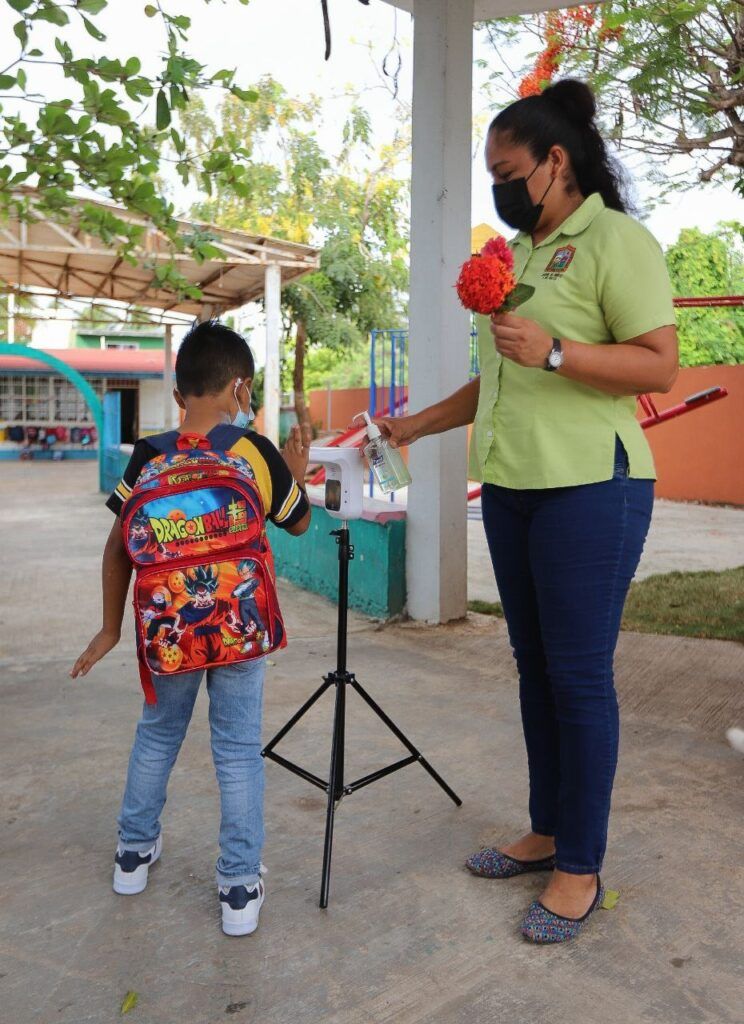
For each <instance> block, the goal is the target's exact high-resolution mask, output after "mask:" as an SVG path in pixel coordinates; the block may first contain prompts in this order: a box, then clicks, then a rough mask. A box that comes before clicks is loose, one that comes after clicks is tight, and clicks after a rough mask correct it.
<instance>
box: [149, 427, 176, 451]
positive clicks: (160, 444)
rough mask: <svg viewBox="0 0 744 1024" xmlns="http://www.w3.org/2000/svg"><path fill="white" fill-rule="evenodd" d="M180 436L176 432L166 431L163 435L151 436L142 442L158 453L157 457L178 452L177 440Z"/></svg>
mask: <svg viewBox="0 0 744 1024" xmlns="http://www.w3.org/2000/svg"><path fill="white" fill-rule="evenodd" d="M180 436H181V435H180V434H179V433H178V431H177V430H166V431H165V433H163V434H151V435H149V436H148V437H146V438H144V440H145V441H146V442H147V443H148V444H149V445H150V446H151V447H152V448H154V449H155V451H156V452H158V454H159V455H164V454H169V453H170V452H175V451H178V447H177V445H178V438H179V437H180Z"/></svg>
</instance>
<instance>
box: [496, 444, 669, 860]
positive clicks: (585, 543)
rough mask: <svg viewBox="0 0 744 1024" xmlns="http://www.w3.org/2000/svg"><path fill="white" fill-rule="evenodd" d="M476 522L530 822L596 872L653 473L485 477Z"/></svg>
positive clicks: (619, 464)
mask: <svg viewBox="0 0 744 1024" xmlns="http://www.w3.org/2000/svg"><path fill="white" fill-rule="evenodd" d="M481 501H482V507H483V525H484V526H485V530H486V537H487V539H488V546H489V549H490V552H491V560H492V562H493V567H494V571H495V574H496V582H497V584H498V588H499V595H500V597H501V602H502V605H503V608H504V615H505V618H506V623H507V626H508V629H509V639H510V641H511V645H512V648H513V650H514V657H515V659H516V662H517V668H518V671H519V699H520V704H521V709H522V724H523V728H524V736H525V741H526V744H527V759H528V765H529V779H530V808H529V809H530V819H531V823H532V831H533V832H536V833H538V834H540V835H546V836H555V845H556V864H557V867H558V868H559V869H560V870H561V871H568V872H570V873H572V874H590V873H594V872H598V871H599V870H600V868H601V866H602V860H603V857H604V852H605V847H606V844H607V823H608V819H609V813H610V797H611V794H612V783H613V779H614V776H615V767H616V764H617V752H618V736H619V723H618V710H617V698H616V695H615V686H614V679H613V666H612V663H613V657H614V653H615V645H616V643H617V637H618V633H619V631H620V620H621V617H622V611H623V605H624V604H625V598H626V595H627V592H628V587H629V585H630V581H631V579H632V578H633V575H634V573H635V571H636V568H637V566H638V562H639V560H640V557H641V552H642V551H643V545H644V542H645V539H646V534H647V532H648V527H649V524H650V522H651V510H652V507H653V481H651V480H632V479H630V478H629V477H628V462H627V457H626V455H625V451H624V449H623V448H622V446H621V445H620V443H619V441H618V447H617V452H616V458H615V470H614V476H613V477H612V479H611V480H607V481H605V482H603V483H597V484H584V485H581V486H578V487H557V488H550V489H547V490H534V491H519V490H511V489H508V488H504V487H497V486H495V485H493V484H484V486H483V493H482V499H481Z"/></svg>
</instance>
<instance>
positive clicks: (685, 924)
mask: <svg viewBox="0 0 744 1024" xmlns="http://www.w3.org/2000/svg"><path fill="white" fill-rule="evenodd" d="M93 487H94V475H93V473H92V471H91V467H80V466H70V465H46V466H42V465H39V466H28V465H25V466H22V465H14V464H10V465H9V464H7V463H6V464H4V465H3V466H2V468H1V469H0V537H1V538H2V549H3V555H2V561H3V586H2V588H1V589H0V601H2V606H1V607H0V627H1V630H0V663H1V664H2V668H3V672H2V676H1V677H0V686H1V688H2V716H1V717H0V779H2V783H1V785H0V815H1V817H0V820H1V821H2V824H3V830H2V833H1V834H0V852H1V854H2V868H3V870H2V875H1V876H0V877H1V878H2V883H1V884H0V1020H1V1021H2V1022H3V1024H4V1022H6V1021H7V1022H8V1024H51V1022H56V1024H83V1022H95V1024H103V1022H106V1021H114V1020H117V1019H120V1018H119V1006H120V1004H121V1001H122V999H123V998H124V996H125V994H126V993H127V992H128V991H130V990H134V991H136V992H137V993H138V994H139V1004H138V1006H137V1007H136V1009H135V1010H133V1011H132V1012H131V1014H129V1015H128V1016H127V1018H125V1019H127V1020H130V1021H132V1024H175V1022H178V1024H217V1022H221V1021H232V1020H235V1021H236V1022H243V1021H245V1022H251V1024H252V1022H261V1024H517V1022H518V1024H548V1022H550V1024H554V1022H555V1024H569V1022H571V1024H573V1022H576V1021H579V1022H582V1024H600V1022H601V1024H741V1020H742V1005H743V1004H744V991H743V981H744V972H743V971H742V964H743V963H744V933H743V931H742V926H741V922H742V919H743V911H744V898H743V895H742V894H743V892H744V884H743V883H744V867H743V866H742V856H741V851H742V816H743V812H744V797H743V793H744V786H742V782H743V780H744V759H742V758H741V757H740V756H737V755H735V754H734V753H733V752H732V751H731V750H730V749H729V747H728V746H727V745H726V743H725V741H724V740H723V737H722V729H723V727H724V725H729V724H733V723H735V722H738V724H744V700H743V699H742V690H743V687H742V679H744V648H743V647H741V646H738V645H733V644H726V643H721V642H717V641H691V640H685V639H679V638H669V637H650V636H637V635H631V634H627V635H624V636H623V637H622V638H621V643H620V648H619V652H618V665H617V667H618V689H619V691H620V695H621V702H622V705H623V719H624V731H623V746H622V756H621V763H620V770H619V775H618V780H617V787H616V791H615V801H614V814H613V818H612V824H611V834H610V847H609V852H608V857H607V862H606V865H605V870H604V881H605V883H606V885H607V886H609V887H611V888H615V889H618V890H620V893H621V897H620V902H619V904H618V906H617V907H616V909H614V910H612V911H602V912H601V913H600V914H599V915H598V917H597V919H596V920H595V921H594V922H593V923H592V926H591V928H590V930H588V931H587V933H586V934H585V935H584V936H583V937H582V938H581V940H580V941H579V942H577V943H575V944H571V945H568V946H566V947H560V948H549V949H538V948H534V947H532V946H529V945H527V944H526V943H524V942H523V941H522V939H521V938H520V937H519V935H518V931H517V927H518V923H519V921H520V918H521V915H522V913H523V911H524V910H525V908H526V907H527V905H528V903H529V901H530V900H531V899H533V898H534V897H535V896H536V895H537V894H538V893H539V891H540V887H541V881H540V879H539V878H537V877H534V876H533V877H530V876H527V877H526V878H523V879H514V880H511V881H509V882H505V883H499V882H489V881H486V880H483V879H477V878H473V877H471V876H470V875H468V874H467V873H466V872H465V871H464V870H463V869H462V867H461V865H462V861H463V859H464V858H465V856H466V855H467V854H468V853H469V852H470V851H472V850H473V849H475V848H477V847H478V846H479V845H480V844H482V843H485V842H497V841H500V840H504V839H505V838H506V837H509V836H513V835H514V834H515V833H516V832H519V831H520V830H522V829H523V828H524V825H525V803H526V786H525V758H524V752H523V746H522V737H521V730H520V724H519V712H518V706H517V701H516V679H515V673H514V667H513V661H512V658H511V655H510V653H509V649H508V644H507V641H506V637H505V633H504V627H503V624H502V623H501V622H499V621H495V620H493V619H488V618H482V617H478V616H475V617H471V618H470V619H469V620H468V621H467V622H466V623H462V624H459V625H453V626H447V627H438V628H420V627H418V626H412V625H399V626H395V627H387V628H384V629H380V628H378V627H377V626H376V625H375V624H374V623H370V622H368V621H366V620H363V619H361V618H359V617H356V616H354V617H352V631H353V636H352V639H351V643H350V665H351V667H352V669H353V670H354V671H355V672H356V673H357V675H358V677H359V679H360V680H361V681H362V682H363V683H364V684H365V685H366V686H367V687H368V688H369V690H370V691H371V692H372V694H373V695H374V696H375V697H376V698H377V699H378V700H379V701H380V702H381V704H382V705H383V707H385V708H386V710H387V711H389V712H390V713H391V714H392V716H393V717H394V718H395V719H396V721H398V722H399V724H400V725H401V726H402V727H403V728H404V729H405V730H406V731H408V732H409V734H410V736H411V738H412V739H414V741H415V742H417V743H418V745H419V746H420V747H421V749H422V750H423V751H424V753H425V754H426V755H427V756H428V757H429V759H430V760H431V761H432V762H433V764H434V765H435V767H437V768H438V769H439V770H441V772H442V773H443V774H444V776H445V778H446V779H447V780H448V781H449V782H450V783H451V784H452V785H453V786H454V787H455V789H457V790H458V792H459V793H460V795H461V797H462V798H463V800H464V804H463V806H462V807H461V808H460V809H457V808H455V807H454V806H453V805H452V804H451V803H450V802H449V801H448V800H447V798H446V797H445V796H444V794H443V793H441V792H440V791H439V790H438V789H437V787H436V786H435V785H434V783H433V782H432V781H431V779H429V777H428V776H427V775H426V774H425V773H424V772H423V770H421V769H420V768H419V767H417V766H412V767H409V768H407V769H405V770H404V771H402V772H400V773H398V774H396V775H393V776H392V777H390V778H388V779H385V780H383V781H381V782H379V783H377V784H375V785H373V786H370V787H369V788H368V789H365V790H363V791H360V792H359V793H356V794H354V795H353V796H351V797H349V798H348V799H346V800H344V801H343V802H342V804H341V806H340V808H339V811H338V814H337V825H336V845H335V851H334V873H333V886H332V897H331V905H330V908H329V909H328V910H327V911H320V910H318V907H317V897H318V887H319V881H320V878H319V876H320V858H321V848H322V833H323V820H324V803H323V799H322V794H321V793H320V791H318V790H316V789H314V788H313V787H311V786H309V785H307V784H306V783H304V782H303V781H302V780H300V779H298V778H295V777H294V776H292V775H290V774H288V773H287V772H285V771H284V770H283V769H281V768H280V767H278V766H277V765H269V766H268V767H267V780H268V785H267V831H268V841H267V846H266V850H265V855H264V860H265V861H266V863H267V865H268V867H269V872H270V873H269V875H268V879H267V882H268V897H267V902H266V905H265V907H264V910H263V912H262V916H261V926H260V929H259V931H258V932H257V933H256V934H255V935H254V936H252V937H249V938H246V939H228V938H226V937H224V936H223V935H222V934H221V931H220V929H219V910H218V905H217V900H216V895H215V890H214V886H213V881H212V877H213V862H214V858H215V856H216V832H217V791H216V785H215V782H214V776H213V770H212V766H211V760H210V755H209V746H208V735H207V728H206V721H205V712H206V706H205V701H204V698H203V696H202V697H201V698H200V702H199V704H198V706H197V710H196V713H195V718H194V723H193V726H192V729H191V731H190V734H189V736H188V737H187V740H186V743H185V745H184V749H183V751H182V754H181V757H180V759H179V763H178V765H177V767H176V770H175V772H174V776H173V779H172V785H171V788H170V793H169V802H168V807H167V808H166V812H165V833H164V836H165V849H164V854H163V858H162V861H161V863H160V864H158V866H157V867H156V868H155V869H154V870H153V872H152V876H151V883H150V886H149V888H148V890H147V891H146V892H145V893H144V894H142V895H141V896H139V897H133V898H126V897H118V896H115V895H114V894H113V893H112V891H111V889H110V875H111V869H112V856H113V846H114V818H115V815H116V812H117V808H118V801H119V798H120V791H121V786H122V781H123V776H124V771H125V766H126V759H127V755H128V750H129V745H130V742H131V738H132V730H133V728H134V724H135V721H136V719H137V715H138V711H139V704H140V701H139V697H138V684H137V681H136V672H135V669H134V658H133V655H132V645H131V643H130V642H129V639H128V636H129V634H128V633H127V634H125V640H123V641H122V644H121V646H120V648H119V649H117V651H115V652H113V653H112V654H111V655H110V656H109V659H108V660H107V661H106V662H104V663H103V664H102V665H101V666H99V668H98V669H97V670H94V672H93V673H92V674H91V675H90V676H89V677H88V678H87V679H86V680H83V681H78V682H73V681H71V680H70V679H69V678H68V676H67V670H68V668H69V665H70V663H71V662H72V660H73V658H74V657H75V656H76V655H77V653H78V652H79V650H80V649H81V647H82V646H83V644H84V643H85V642H87V640H88V638H89V636H90V635H91V634H92V632H93V631H94V630H95V628H97V625H98V604H99V600H98V587H97V573H98V561H99V557H100V548H101V545H102V542H103V538H104V536H105V533H106V532H107V530H108V528H109V524H110V519H109V516H108V513H106V512H105V510H102V509H101V507H100V499H99V497H98V496H97V495H96V494H95V493H94V490H93ZM282 591H283V598H284V606H285V609H286V611H287V613H288V615H287V617H288V629H289V632H290V635H291V638H292V642H291V644H290V646H289V648H288V649H287V650H286V651H285V652H283V653H282V654H280V655H278V656H277V657H276V658H275V659H273V660H275V662H276V664H275V665H274V666H273V667H272V671H271V676H270V681H269V683H268V689H267V701H266V704H267V707H266V725H265V734H266V736H267V737H268V736H270V735H271V734H272V733H273V731H274V730H275V729H276V728H277V727H278V726H280V725H281V724H282V723H283V722H284V721H285V720H286V719H287V718H288V717H289V715H290V714H291V713H292V711H294V709H295V708H296V707H297V706H298V705H299V704H300V703H301V702H302V700H303V699H304V698H305V697H306V696H307V695H308V694H309V693H310V692H311V691H312V689H313V688H314V687H315V686H316V685H317V683H318V682H319V678H320V676H321V674H322V673H323V672H324V671H326V670H327V669H329V668H331V667H332V662H333V654H332V648H333V627H334V609H333V608H332V607H331V606H330V605H329V604H327V603H326V602H324V601H322V600H321V599H319V598H315V597H313V596H311V595H307V594H303V593H302V592H300V591H297V590H295V589H293V588H291V587H287V586H283V587H282ZM125 629H126V627H125ZM330 712H331V708H330V698H328V702H327V703H324V704H323V705H322V707H319V708H317V709H316V710H315V711H314V712H313V714H312V715H310V716H308V719H307V721H306V723H305V724H304V725H303V726H302V727H301V728H298V729H297V730H296V731H295V733H294V734H292V736H291V737H288V738H287V740H286V741H285V746H284V751H285V753H286V754H287V756H290V757H295V758H297V759H298V760H300V761H302V762H303V763H306V764H307V765H308V766H309V767H310V768H311V769H312V770H315V771H317V772H318V773H320V774H323V773H324V771H325V770H327V761H328V751H329V739H330V735H329V726H330ZM347 749H348V752H349V753H348V757H349V762H350V764H349V777H350V778H352V777H356V776H357V775H361V774H364V773H365V772H367V771H370V770H373V769H374V768H375V767H377V766H379V765H381V764H384V763H386V761H387V760H388V759H391V758H395V757H396V756H398V751H399V748H398V746H397V744H396V742H395V740H394V739H392V737H389V736H388V735H387V734H386V733H385V730H384V729H383V727H382V726H381V725H380V724H378V723H377V722H376V720H375V719H374V718H373V717H372V716H371V715H370V713H369V712H368V711H367V710H366V709H365V708H364V706H362V705H361V704H360V703H359V702H358V700H357V699H356V698H354V697H350V701H349V726H348V745H347Z"/></svg>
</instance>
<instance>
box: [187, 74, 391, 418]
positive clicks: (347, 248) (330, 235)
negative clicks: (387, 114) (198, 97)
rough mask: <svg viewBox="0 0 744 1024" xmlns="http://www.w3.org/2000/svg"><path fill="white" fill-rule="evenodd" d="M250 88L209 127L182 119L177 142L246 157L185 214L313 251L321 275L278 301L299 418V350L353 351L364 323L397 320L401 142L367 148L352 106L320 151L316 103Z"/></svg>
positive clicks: (367, 136)
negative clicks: (216, 144) (330, 144)
mask: <svg viewBox="0 0 744 1024" xmlns="http://www.w3.org/2000/svg"><path fill="white" fill-rule="evenodd" d="M253 91H254V92H255V93H256V94H257V99H256V101H255V102H253V103H251V104H245V103H243V102H242V101H241V100H240V99H236V98H233V97H228V98H226V99H225V101H224V102H223V104H222V105H221V109H220V112H219V120H218V121H217V122H215V121H214V120H213V119H212V118H211V117H210V116H209V114H208V113H207V112H206V110H205V108H204V105H203V104H201V103H195V104H192V106H191V108H190V109H189V110H188V111H186V112H184V114H183V116H182V118H181V124H182V131H183V133H184V135H185V136H186V137H188V138H191V139H193V140H194V141H195V142H196V143H197V144H199V145H205V146H209V145H211V144H212V143H213V140H214V139H215V138H217V137H221V138H224V139H225V140H226V141H227V142H228V143H230V144H235V145H238V146H240V147H242V148H243V149H245V150H246V152H248V153H249V154H250V160H251V165H250V168H249V170H248V172H247V173H246V176H245V178H244V180H243V181H242V182H241V183H240V187H239V188H238V189H236V188H235V186H234V184H233V183H230V182H224V181H222V182H218V183H216V184H215V185H214V187H213V188H212V193H211V195H210V196H209V197H208V198H207V199H205V200H203V201H201V202H199V203H198V204H197V205H196V206H195V207H194V210H193V212H194V214H195V216H198V217H201V218H202V219H205V220H208V221H210V222H212V223H215V224H219V225H220V226H222V227H227V228H242V229H244V230H248V231H254V232H257V233H262V234H268V235H276V236H279V237H283V238H288V239H290V240H293V241H297V242H304V243H309V244H313V245H319V246H322V251H321V257H320V263H321V266H320V270H319V271H318V272H317V273H314V274H311V275H308V276H307V277H305V278H303V279H302V280H301V281H299V282H298V283H297V284H293V285H290V286H288V287H287V288H285V289H284V291H283V295H282V298H283V311H284V316H285V326H286V331H287V336H288V337H291V338H293V340H294V359H293V361H292V370H293V387H294V392H295V407H296V410H297V415H298V418H299V419H300V421H301V422H307V421H308V416H307V409H306V406H305V397H304V393H305V357H306V351H307V350H308V349H311V350H312V349H318V348H327V349H329V350H332V351H333V352H336V353H339V354H341V353H344V354H349V353H353V352H357V351H358V350H359V348H360V347H361V346H362V345H364V343H365V340H366V337H367V334H368V332H369V331H370V330H371V329H372V328H373V327H380V326H385V327H395V326H398V325H399V324H400V323H401V322H402V319H403V312H404V311H403V295H404V291H405V289H406V286H407V280H408V270H407V199H408V192H407V189H408V186H407V182H406V180H404V179H403V178H401V177H400V176H399V175H398V174H397V173H396V168H397V165H398V162H399V160H400V159H401V157H402V156H403V155H404V154H405V153H406V151H407V145H408V139H407V137H406V135H405V134H404V133H397V134H396V135H395V137H394V139H393V141H392V142H391V143H390V144H389V145H385V146H383V147H382V148H379V149H376V148H375V146H374V144H373V140H372V131H371V126H370V123H369V118H368V115H367V114H366V112H365V111H364V110H363V109H362V108H361V107H360V106H358V105H354V106H353V107H352V109H351V111H350V113H349V116H348V118H347V120H346V122H345V124H344V125H343V127H342V129H341V132H340V138H339V140H338V145H337V147H336V149H335V151H334V152H325V151H324V150H323V148H322V146H321V143H320V141H319V139H318V135H317V127H318V125H319V123H320V121H321V119H322V116H323V111H322V107H321V104H320V102H319V101H318V99H317V98H315V97H310V98H309V99H307V100H305V101H299V100H296V99H294V98H293V97H291V96H289V95H288V94H287V93H286V91H285V90H284V89H283V87H282V86H281V85H280V84H279V83H278V82H276V81H275V80H274V79H272V78H264V79H262V80H261V81H259V82H258V83H256V84H255V85H254V86H253Z"/></svg>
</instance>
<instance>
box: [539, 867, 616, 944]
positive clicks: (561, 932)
mask: <svg viewBox="0 0 744 1024" xmlns="http://www.w3.org/2000/svg"><path fill="white" fill-rule="evenodd" d="M603 899H604V889H603V888H602V882H601V881H600V878H599V875H597V895H596V896H595V897H594V900H593V901H592V905H591V907H589V909H588V910H587V912H586V913H585V914H584V916H583V917H561V915H560V914H554V913H553V911H552V910H548V909H547V907H544V906H543V905H542V903H540V901H539V900H535V902H534V903H533V904H532V906H531V907H530V909H529V910H528V911H527V916H526V917H525V919H524V921H522V935H524V937H525V939H528V940H529V941H530V942H537V943H540V944H543V945H546V944H548V943H554V942H568V940H569V939H575V938H576V936H577V935H578V934H579V932H580V931H581V930H582V928H583V927H584V925H585V924H586V922H587V921H588V920H589V918H590V917H591V916H592V914H593V913H594V911H595V910H597V908H598V907H601V906H602V900H603Z"/></svg>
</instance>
